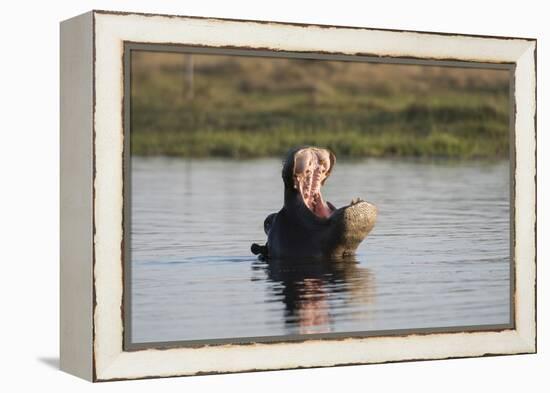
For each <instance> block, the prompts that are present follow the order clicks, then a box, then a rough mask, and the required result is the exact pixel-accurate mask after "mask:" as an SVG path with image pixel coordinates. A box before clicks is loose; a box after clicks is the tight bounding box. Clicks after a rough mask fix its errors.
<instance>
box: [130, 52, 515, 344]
mask: <svg viewBox="0 0 550 393" xmlns="http://www.w3.org/2000/svg"><path fill="white" fill-rule="evenodd" d="M130 75H131V78H130V93H131V94H130V97H129V99H130V103H129V109H130V116H129V119H130V124H129V125H128V126H129V128H128V129H127V131H129V133H128V134H127V135H129V141H128V144H127V146H128V148H129V157H130V160H129V163H128V165H129V169H128V176H129V179H131V181H129V184H130V191H129V198H127V200H126V201H125V203H128V204H129V207H130V208H129V215H128V216H127V217H125V220H126V224H127V225H126V226H125V230H126V231H127V232H126V236H127V247H126V252H127V254H126V256H127V265H126V268H127V269H129V271H128V274H129V275H130V281H129V287H128V288H126V290H127V291H128V293H129V295H128V296H129V297H128V302H129V307H127V308H125V309H126V312H127V313H128V315H126V321H127V322H128V327H129V334H130V337H131V343H132V344H140V345H150V346H155V345H156V344H159V343H163V344H166V343H180V344H185V343H190V344H192V343H200V342H207V341H213V342H215V341H216V340H218V341H220V340H221V341H223V340H227V341H229V342H254V341H261V340H279V341H281V340H287V339H304V338H308V337H330V335H331V334H340V335H364V336H368V335H373V334H378V335H379V334H392V333H400V332H403V331H406V332H425V331H436V330H440V329H446V330H451V331H453V330H458V331H460V330H471V329H484V328H486V329H489V328H492V329H494V328H495V327H499V326H501V327H505V326H510V323H511V320H512V317H513V316H512V313H511V297H510V294H511V288H512V282H511V274H510V273H511V258H510V238H511V235H510V234H511V225H510V212H511V207H510V174H511V169H510V168H511V163H510V160H509V152H510V121H511V116H512V115H511V110H510V76H511V75H510V72H509V71H508V70H505V69H488V68H483V67H481V66H479V67H472V66H460V65H454V66H441V65H414V64H379V63H371V62H366V61H344V60H324V59H323V60H322V59H300V58H284V57H262V56H254V55H252V54H251V55H250V56H235V55H231V54H227V55H219V54H216V55H214V54H207V53H204V54H197V53H193V54H191V53H168V52H163V51H148V50H133V51H131V58H130Z"/></svg>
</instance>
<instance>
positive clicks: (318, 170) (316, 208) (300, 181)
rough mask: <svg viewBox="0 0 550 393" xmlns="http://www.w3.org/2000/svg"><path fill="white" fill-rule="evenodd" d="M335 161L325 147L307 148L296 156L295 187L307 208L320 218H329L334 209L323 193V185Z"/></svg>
mask: <svg viewBox="0 0 550 393" xmlns="http://www.w3.org/2000/svg"><path fill="white" fill-rule="evenodd" d="M333 163H334V160H333V159H331V154H330V153H329V152H328V151H327V150H325V149H317V148H305V149H302V150H300V151H298V152H297V153H296V155H295V156H294V188H295V189H297V190H298V191H299V193H300V195H301V197H302V200H303V202H304V204H305V205H306V206H307V208H308V209H309V210H310V211H311V212H312V213H313V214H315V215H316V216H317V217H320V218H328V217H330V215H331V214H332V213H333V211H334V208H333V207H332V206H331V205H330V206H329V204H327V202H325V200H324V199H323V195H322V194H321V186H322V185H323V184H324V182H325V180H326V179H327V178H328V177H329V175H330V171H331V169H332V165H333Z"/></svg>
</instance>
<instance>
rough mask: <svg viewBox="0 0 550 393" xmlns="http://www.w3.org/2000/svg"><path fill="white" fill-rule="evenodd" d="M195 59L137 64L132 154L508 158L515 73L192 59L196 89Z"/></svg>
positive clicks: (139, 58) (141, 56)
mask: <svg viewBox="0 0 550 393" xmlns="http://www.w3.org/2000/svg"><path fill="white" fill-rule="evenodd" d="M188 61H189V58H188V57H187V58H186V57H185V56H184V55H180V54H159V53H146V52H139V53H137V54H135V55H134V58H133V60H132V63H133V68H132V106H131V131H132V138H131V148H132V153H133V154H136V155H171V156H184V157H209V156H214V157H237V158H249V157H262V156H280V155H281V154H283V153H284V152H286V151H287V150H288V149H289V148H291V147H293V146H296V145H302V144H312V145H320V146H325V147H329V148H330V149H331V150H333V151H334V152H335V153H336V155H337V156H348V157H386V156H414V157H453V158H473V157H475V158H500V157H506V156H507V155H508V126H509V118H508V110H509V98H508V91H509V86H508V75H507V73H506V72H505V71H494V70H476V69H459V68H443V67H421V66H397V65H379V64H366V63H351V62H326V61H323V62H319V61H305V60H286V59H265V58H243V57H241V58H239V57H227V56H205V55H202V56H198V55H194V56H193V67H192V68H193V78H192V85H191V83H190V79H191V78H190V74H189V69H190V68H189V63H188Z"/></svg>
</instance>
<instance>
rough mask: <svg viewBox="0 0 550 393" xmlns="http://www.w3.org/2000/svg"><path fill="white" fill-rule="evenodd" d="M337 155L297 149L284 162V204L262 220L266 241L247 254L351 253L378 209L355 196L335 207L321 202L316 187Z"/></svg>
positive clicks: (310, 149)
mask: <svg viewBox="0 0 550 393" xmlns="http://www.w3.org/2000/svg"><path fill="white" fill-rule="evenodd" d="M335 161H336V157H335V156H334V154H333V153H332V152H330V151H329V150H327V149H322V148H318V147H311V146H306V147H300V148H296V149H293V150H291V151H290V152H289V154H288V156H287V158H286V160H285V161H284V164H283V173H282V175H283V182H284V187H285V192H284V206H283V208H282V209H281V210H280V211H279V212H278V213H272V214H270V215H269V216H267V218H266V219H265V221H264V231H265V233H266V235H267V243H266V244H265V245H264V246H260V245H258V244H256V243H254V244H253V245H252V247H251V251H252V252H253V253H254V254H256V255H258V254H259V255H261V256H262V257H269V258H287V257H342V256H345V255H352V254H354V253H355V250H357V247H358V246H359V244H360V243H361V242H362V241H363V240H364V239H365V237H366V236H367V235H368V234H369V232H370V231H371V230H372V228H373V227H374V224H375V222H376V214H377V208H376V207H375V206H374V205H372V204H371V203H368V202H365V201H363V200H361V199H359V198H354V199H353V200H352V201H351V203H350V204H349V205H347V206H344V207H341V208H339V209H337V208H336V207H334V205H332V204H331V203H330V202H328V201H325V200H324V199H323V196H322V194H321V186H322V185H323V184H324V183H325V182H326V180H327V179H328V177H329V176H330V173H331V172H332V170H333V168H334V163H335Z"/></svg>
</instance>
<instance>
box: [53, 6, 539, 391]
mask: <svg viewBox="0 0 550 393" xmlns="http://www.w3.org/2000/svg"><path fill="white" fill-rule="evenodd" d="M90 16H91V18H92V19H93V32H92V39H93V45H94V61H95V63H94V71H93V89H94V102H95V106H94V112H93V119H94V122H93V129H94V138H93V152H94V158H93V159H94V166H95V172H94V173H95V176H94V178H93V186H94V201H93V220H94V228H95V234H94V236H93V255H94V264H93V295H94V299H93V301H94V302H95V303H94V305H95V306H94V307H93V333H92V334H93V337H92V341H93V348H92V349H93V351H92V353H93V355H92V357H93V359H90V362H91V363H90V364H91V367H92V378H91V379H93V380H97V381H103V380H113V379H133V378H145V377H156V376H179V375H194V374H198V373H220V372H239V371H247V370H272V369H287V368H296V367H324V366H334V365H343V364H365V363H380V362H390V361H404V360H413V359H441V358H449V357H471V356H484V355H496V354H516V353H533V352H535V351H536V310H535V296H536V249H535V235H536V233H535V231H536V167H535V161H536V160H535V158H536V129H535V120H536V101H535V96H536V94H535V92H536V41H535V40H532V39H515V38H514V39H510V38H498V37H479V36H465V35H450V34H437V33H418V32H402V31H387V30H374V29H362V28H360V29H359V28H346V27H327V26H315V25H313V26H305V25H292V24H281V23H265V22H255V21H232V20H219V19H207V18H191V17H172V16H160V15H144V14H121V13H109V12H99V11H96V12H92V13H91V14H90ZM124 42H140V43H163V44H166V43H171V44H181V45H188V46H193V45H198V46H211V47H238V48H261V49H268V50H278V51H288V52H323V53H338V54H347V55H356V54H363V55H364V54H368V55H374V56H388V57H399V58H418V59H445V60H459V61H477V62H489V63H492V62H505V63H515V64H516V71H515V80H514V85H515V103H516V106H515V110H516V113H515V153H516V167H515V174H514V178H515V182H513V186H514V187H515V192H514V194H513V195H515V201H514V202H515V220H514V226H515V238H514V239H513V242H514V244H515V248H514V255H513V256H514V259H515V293H514V297H513V300H514V302H515V313H514V315H515V328H514V329H509V330H502V331H485V332H460V333H437V334H424V335H414V334H412V335H408V336H393V337H392V336H388V337H369V338H348V339H338V340H308V341H306V342H302V343H292V342H287V343H256V344H252V345H237V344H227V345H216V346H204V347H198V348H172V349H162V350H158V349H144V350H135V351H128V352H125V351H124V350H123V315H122V314H123V313H122V312H121V308H122V294H123V263H122V256H123V253H122V250H121V244H122V239H123V225H122V224H123V145H124V141H123V93H124V85H123V51H124ZM62 280H63V277H62ZM90 301H91V299H90ZM62 357H63V354H62Z"/></svg>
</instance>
